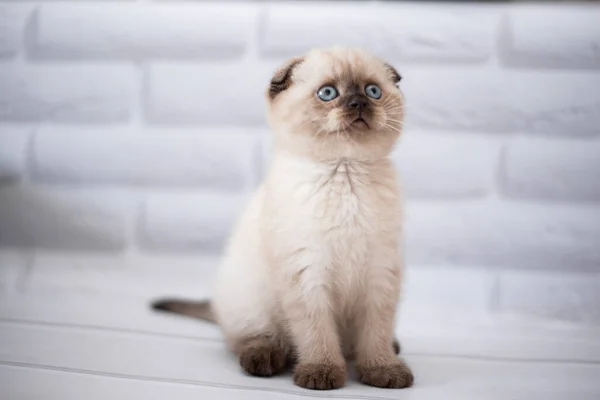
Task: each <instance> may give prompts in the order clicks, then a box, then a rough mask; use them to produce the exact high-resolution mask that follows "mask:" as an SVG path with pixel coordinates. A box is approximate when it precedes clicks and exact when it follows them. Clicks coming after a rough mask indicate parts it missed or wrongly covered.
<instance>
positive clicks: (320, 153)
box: [153, 48, 413, 389]
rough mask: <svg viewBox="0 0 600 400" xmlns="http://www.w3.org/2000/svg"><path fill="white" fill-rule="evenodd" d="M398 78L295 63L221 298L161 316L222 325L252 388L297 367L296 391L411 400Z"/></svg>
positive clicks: (331, 62) (355, 61) (320, 54)
mask: <svg viewBox="0 0 600 400" xmlns="http://www.w3.org/2000/svg"><path fill="white" fill-rule="evenodd" d="M399 81H400V75H399V74H398V72H396V70H395V69H394V68H392V67H391V66H390V65H388V64H386V63H384V62H383V61H381V60H380V59H378V58H376V57H375V56H373V55H371V54H368V53H366V52H364V51H362V50H357V49H344V48H333V49H317V50H313V51H310V52H308V53H307V54H306V55H304V56H302V57H297V58H293V59H291V60H289V61H288V62H287V63H285V64H284V65H283V66H281V67H280V68H279V69H278V70H277V71H276V72H275V75H274V76H273V78H272V80H271V83H270V86H269V88H268V90H267V93H266V100H267V103H268V117H269V123H270V126H271V128H272V131H273V134H274V157H273V159H272V161H271V165H270V168H269V169H268V172H267V174H266V177H265V179H264V181H263V182H262V184H261V185H260V187H259V188H258V190H257V191H256V193H255V194H254V196H253V198H252V200H251V201H250V203H249V205H248V207H247V209H246V210H245V212H244V213H243V214H242V215H241V217H240V219H239V221H238V222H237V225H236V226H235V228H234V230H233V234H232V236H231V238H230V240H229V243H228V246H227V249H226V253H225V256H224V260H223V262H222V264H221V265H220V267H219V268H218V272H217V274H216V282H215V287H214V298H213V300H212V301H210V302H200V303H192V302H189V301H186V300H176V299H166V300H161V301H158V302H156V303H154V305H153V306H154V308H155V309H158V310H165V311H171V312H175V313H179V314H184V315H188V316H193V317H197V318H201V319H207V320H210V321H214V322H217V323H218V324H219V325H220V327H221V329H222V331H223V333H224V335H225V337H226V341H227V343H228V346H229V348H230V349H231V350H232V351H233V352H234V353H235V354H237V355H238V356H239V360H240V364H241V366H242V367H243V369H244V370H245V371H247V372H248V373H250V374H252V375H258V376H271V375H273V374H276V373H279V372H281V371H282V370H284V369H285V367H286V366H287V365H288V364H289V363H295V364H296V366H295V370H294V382H295V383H296V384H297V385H299V386H301V387H305V388H309V389H335V388H339V387H342V386H343V385H344V382H345V380H346V359H353V360H355V361H356V363H355V365H356V370H357V372H358V377H359V379H360V381H361V382H363V383H365V384H367V385H372V386H378V387H388V388H404V387H408V386H411V385H412V383H413V375H412V373H411V371H410V369H409V367H408V366H407V365H406V364H405V363H404V362H403V361H402V360H401V359H399V358H398V357H397V356H396V354H395V353H397V351H396V350H398V349H394V347H397V346H398V343H397V341H395V340H394V336H393V335H394V325H395V315H396V306H397V302H398V297H399V292H400V283H401V270H402V255H401V252H400V243H401V233H402V229H401V228H402V204H401V197H400V190H399V186H398V183H397V179H396V171H395V169H394V166H393V165H392V162H391V161H390V160H389V158H388V156H389V154H390V152H391V151H392V149H393V147H394V145H395V143H396V141H397V139H398V137H399V135H400V132H401V128H402V121H403V116H404V111H403V105H404V98H403V95H402V93H401V91H400V89H399V88H398V86H397V84H398V82H399Z"/></svg>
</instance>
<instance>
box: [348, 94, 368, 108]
mask: <svg viewBox="0 0 600 400" xmlns="http://www.w3.org/2000/svg"><path fill="white" fill-rule="evenodd" d="M347 104H348V107H350V108H354V109H356V110H358V111H362V110H364V109H365V108H367V107H368V106H369V100H367V98H366V97H365V96H362V95H358V94H355V95H354V96H352V97H350V98H349V99H348V103H347Z"/></svg>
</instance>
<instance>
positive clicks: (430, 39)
mask: <svg viewBox="0 0 600 400" xmlns="http://www.w3.org/2000/svg"><path fill="white" fill-rule="evenodd" d="M379 7H380V8H379V9H378V10H377V11H378V12H377V14H376V16H375V19H374V20H373V21H372V25H371V26H372V27H374V28H375V29H380V30H381V33H380V37H379V40H378V41H377V44H378V47H379V52H380V53H381V55H382V56H383V57H385V58H386V59H388V60H389V61H390V62H393V61H396V60H409V61H447V62H466V63H473V62H483V61H485V60H487V59H489V57H490V54H491V53H492V51H493V48H494V46H495V40H496V37H495V36H496V32H497V28H498V25H499V20H500V12H499V9H498V8H495V7H494V8H492V7H473V6H472V5H470V4H458V5H456V4H453V5H451V6H447V5H443V4H439V5H436V7H435V8H426V7H423V6H422V5H420V4H418V5H417V4H410V3H397V4H380V5H379ZM363 29H366V28H363ZM369 29H371V28H369Z"/></svg>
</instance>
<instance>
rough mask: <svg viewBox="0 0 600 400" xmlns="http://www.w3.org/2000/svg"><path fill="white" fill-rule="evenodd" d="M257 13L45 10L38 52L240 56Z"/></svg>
mask: <svg viewBox="0 0 600 400" xmlns="http://www.w3.org/2000/svg"><path fill="white" fill-rule="evenodd" d="M257 11H258V10H257V9H255V8H254V7H251V6H249V5H248V6H246V5H243V4H215V3H201V4H184V3H182V4H178V5H177V6H172V5H166V4H165V5H163V4H160V5H152V4H149V5H143V6H139V5H128V4H112V5H111V4H108V5H107V4H99V3H96V4H90V3H88V4H80V5H68V6H60V7H57V6H42V7H41V9H40V11H39V15H38V25H37V34H36V36H35V41H34V49H35V52H36V54H37V55H38V56H41V57H44V58H63V57H66V58H117V59H129V58H157V57H177V58H187V57H231V56H239V55H241V54H242V53H243V52H244V50H245V47H246V43H247V41H248V38H252V37H253V31H254V29H255V23H256V20H257V18H258V16H257Z"/></svg>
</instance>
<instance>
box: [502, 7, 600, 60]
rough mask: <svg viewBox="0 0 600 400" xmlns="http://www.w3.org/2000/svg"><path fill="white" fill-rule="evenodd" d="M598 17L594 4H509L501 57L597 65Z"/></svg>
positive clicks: (599, 55)
mask: <svg viewBox="0 0 600 400" xmlns="http://www.w3.org/2000/svg"><path fill="white" fill-rule="evenodd" d="M540 16H542V17H540ZM598 21H600V7H598V6H596V5H591V6H590V5H581V4H580V5H578V7H573V6H563V7H557V6H553V7H547V6H545V5H529V4H528V5H520V6H519V7H513V8H512V9H511V10H510V11H509V14H508V23H507V24H506V43H505V49H504V52H503V61H504V62H505V63H506V64H508V65H513V66H520V67H541V68H600V24H598Z"/></svg>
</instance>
